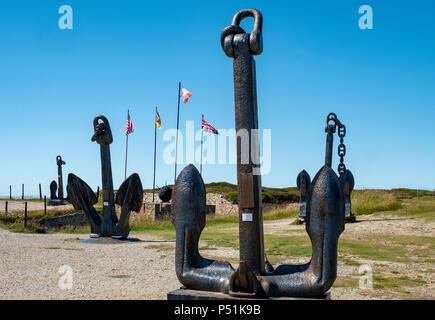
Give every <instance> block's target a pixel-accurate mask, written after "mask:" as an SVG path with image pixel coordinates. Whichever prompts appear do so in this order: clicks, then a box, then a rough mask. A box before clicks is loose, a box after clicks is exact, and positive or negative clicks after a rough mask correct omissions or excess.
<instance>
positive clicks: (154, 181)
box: [153, 106, 157, 202]
mask: <svg viewBox="0 0 435 320" xmlns="http://www.w3.org/2000/svg"><path fill="white" fill-rule="evenodd" d="M155 116H157V106H156V115H155ZM155 120H156V119H155ZM155 120H154V178H153V202H154V194H155V189H156V145H157V123H156V121H155Z"/></svg>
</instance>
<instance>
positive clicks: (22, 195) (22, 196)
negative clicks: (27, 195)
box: [21, 183, 24, 200]
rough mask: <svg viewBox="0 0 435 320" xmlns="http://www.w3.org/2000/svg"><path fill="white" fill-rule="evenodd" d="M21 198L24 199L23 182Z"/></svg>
mask: <svg viewBox="0 0 435 320" xmlns="http://www.w3.org/2000/svg"><path fill="white" fill-rule="evenodd" d="M21 200H24V183H23V184H22V185H21Z"/></svg>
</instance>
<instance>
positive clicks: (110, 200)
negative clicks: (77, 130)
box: [100, 144, 118, 234]
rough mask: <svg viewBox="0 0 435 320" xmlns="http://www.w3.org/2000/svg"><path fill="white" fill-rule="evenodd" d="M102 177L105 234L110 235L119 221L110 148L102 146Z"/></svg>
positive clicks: (103, 229)
mask: <svg viewBox="0 0 435 320" xmlns="http://www.w3.org/2000/svg"><path fill="white" fill-rule="evenodd" d="M100 154H101V176H102V186H103V225H102V231H103V233H104V234H105V233H110V232H111V230H112V226H113V225H114V224H115V223H116V222H117V221H118V218H117V217H116V212H115V199H114V194H113V180H112V165H111V161H110V146H109V145H108V144H101V145H100Z"/></svg>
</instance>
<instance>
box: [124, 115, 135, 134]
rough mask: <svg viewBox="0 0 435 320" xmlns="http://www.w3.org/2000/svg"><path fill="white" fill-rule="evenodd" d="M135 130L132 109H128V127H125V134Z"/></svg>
mask: <svg viewBox="0 0 435 320" xmlns="http://www.w3.org/2000/svg"><path fill="white" fill-rule="evenodd" d="M132 132H133V123H132V122H131V119H130V110H129V111H128V118H127V128H125V135H129V134H130V133H132Z"/></svg>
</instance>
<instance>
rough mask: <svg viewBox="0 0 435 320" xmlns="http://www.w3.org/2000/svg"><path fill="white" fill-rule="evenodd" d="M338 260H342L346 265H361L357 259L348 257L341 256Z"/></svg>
mask: <svg viewBox="0 0 435 320" xmlns="http://www.w3.org/2000/svg"><path fill="white" fill-rule="evenodd" d="M340 260H341V261H343V262H344V264H345V265H347V266H356V267H357V266H360V265H361V263H359V262H358V261H355V260H352V259H349V258H341V259H340Z"/></svg>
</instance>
